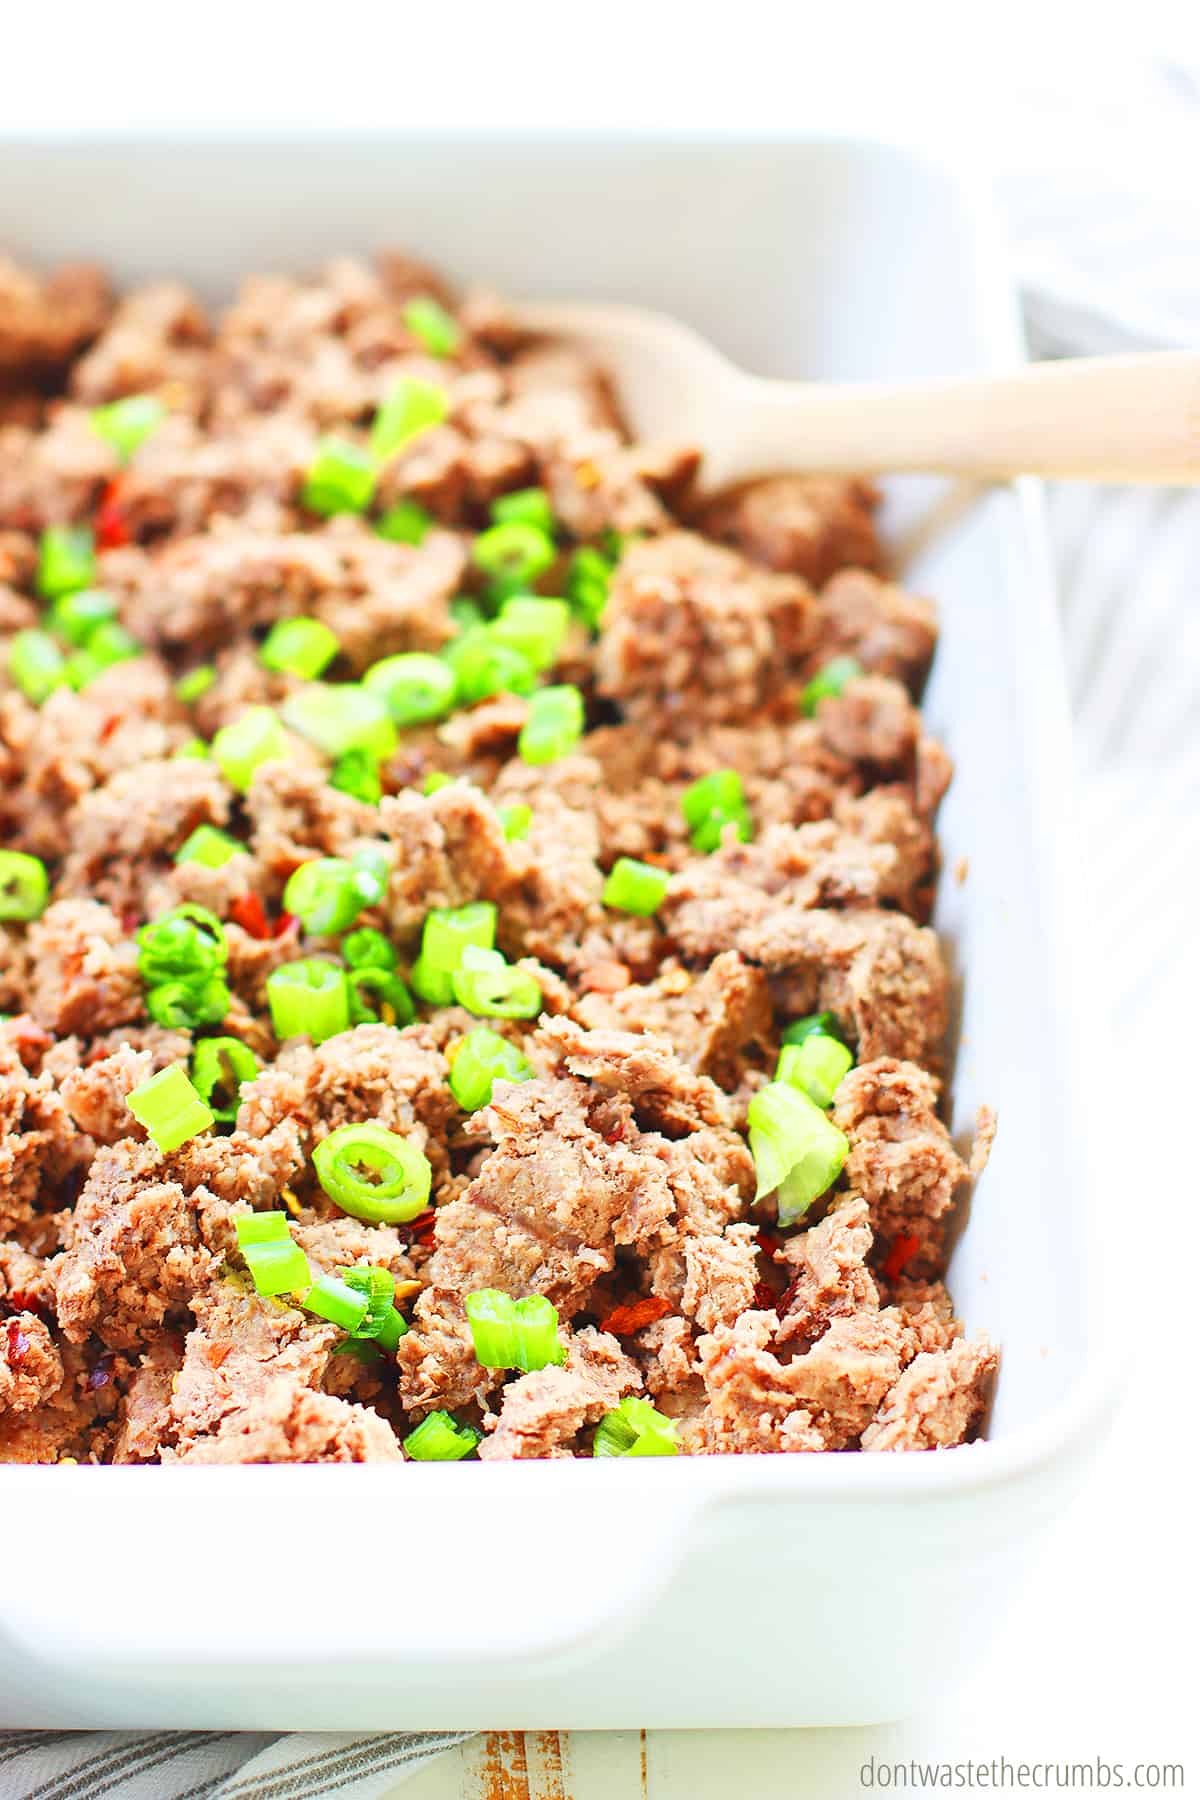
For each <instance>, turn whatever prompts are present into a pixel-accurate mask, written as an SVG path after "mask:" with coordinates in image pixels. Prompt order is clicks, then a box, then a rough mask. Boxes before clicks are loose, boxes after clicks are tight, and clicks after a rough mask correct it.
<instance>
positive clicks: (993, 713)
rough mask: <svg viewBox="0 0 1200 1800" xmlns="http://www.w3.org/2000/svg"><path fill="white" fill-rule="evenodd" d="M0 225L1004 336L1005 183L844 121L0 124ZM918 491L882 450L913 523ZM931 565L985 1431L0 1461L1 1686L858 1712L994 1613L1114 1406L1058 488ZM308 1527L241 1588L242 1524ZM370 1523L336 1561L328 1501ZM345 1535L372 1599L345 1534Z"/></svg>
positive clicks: (854, 324)
mask: <svg viewBox="0 0 1200 1800" xmlns="http://www.w3.org/2000/svg"><path fill="white" fill-rule="evenodd" d="M0 242H3V243H4V244H5V245H6V246H8V247H9V248H10V249H11V250H12V251H13V252H14V253H16V254H28V255H32V256H34V257H36V258H37V259H38V260H52V259H54V258H56V257H63V256H78V255H80V254H95V255H98V256H99V257H101V258H102V259H103V260H105V261H106V262H108V263H109V264H110V265H111V266H112V267H113V268H114V270H115V272H116V274H117V275H118V277H121V278H125V279H128V278H130V277H135V276H144V275H149V274H153V273H162V272H171V273H182V274H183V275H185V276H188V277H191V278H193V279H194V280H196V281H197V282H198V283H199V284H200V285H201V286H202V287H203V288H204V290H205V291H206V292H207V293H208V294H210V295H211V296H212V297H214V298H218V297H220V296H221V295H222V294H223V293H225V292H227V291H228V287H229V284H230V282H231V281H232V279H233V278H234V277H235V276H236V274H237V273H238V272H239V271H241V270H244V269H247V268H262V267H265V266H269V265H271V264H277V265H280V266H286V267H302V266H304V265H306V264H309V263H311V262H312V261H313V260H314V259H316V258H318V257H320V256H321V255H323V254H324V253H326V252H332V251H336V250H342V249H347V248H364V249H367V248H370V247H371V246H373V245H378V244H383V243H404V244H408V245H411V246H412V247H414V248H415V249H417V250H419V251H420V252H421V253H423V254H425V255H427V256H429V257H431V258H433V259H435V260H439V261H442V262H444V263H445V264H447V265H448V267H449V268H450V269H451V271H452V272H454V273H455V274H458V275H459V276H464V277H465V276H472V275H473V276H478V277H483V278H487V279H489V280H491V281H493V282H495V283H496V284H497V285H498V286H501V287H503V288H507V289H509V290H511V291H513V292H515V293H517V294H524V295H527V296H530V297H533V296H538V297H549V296H555V295H559V296H569V295H579V296H584V297H594V298H613V299H623V300H629V301H633V302H637V303H641V304H646V305H651V306H656V307H660V308H662V309H664V310H666V311H668V312H673V313H675V314H677V315H678V316H679V317H681V318H683V319H686V320H688V321H689V322H690V323H692V324H694V325H695V326H696V327H698V328H699V329H700V330H701V331H703V332H705V333H706V334H707V335H708V336H710V337H711V338H712V339H713V341H714V342H715V343H717V344H718V345H719V346H720V347H721V348H723V349H724V350H725V351H726V352H727V353H728V354H730V355H731V356H732V357H734V358H735V359H736V360H738V361H739V362H741V363H742V364H743V365H744V366H746V367H747V368H750V369H756V370H759V371H761V372H763V373H766V374H779V375H806V374H811V375H814V376H821V377H825V378H838V379H853V378H862V379H868V378H881V379H882V378H888V377H893V378H899V377H903V376H922V375H939V374H953V373H961V372H969V371H972V370H988V369H999V368H1003V367H1005V366H1007V365H1011V363H1012V362H1013V361H1014V360H1015V359H1016V358H1017V357H1019V355H1020V344H1019V339H1018V335H1017V330H1016V325H1015V316H1014V312H1013V307H1012V300H1011V295H1010V292H1009V289H1008V286H1007V280H1006V276H1005V272H1004V269H1003V266H1002V264H1001V262H1000V261H999V259H998V257H997V253H996V249H995V245H994V243H993V241H992V239H991V237H990V234H989V230H988V227H987V224H986V221H985V220H984V219H983V217H982V215H981V214H980V212H979V210H978V208H977V207H976V206H975V204H974V203H973V201H972V200H971V199H970V198H969V197H967V196H964V195H963V194H962V193H961V192H960V190H959V189H958V187H957V186H956V184H955V183H954V182H953V181H952V180H951V179H950V178H949V177H948V176H947V175H946V174H945V173H943V172H940V171H939V170H938V169H936V168H935V167H933V166H931V165H930V164H928V163H926V162H924V161H922V160H920V159H917V158H915V157H913V156H910V155H908V154H905V153H902V152H899V151H895V150H891V149H888V148H885V147H881V146H875V145H872V144H869V143H866V142H837V141H833V140H811V141H804V140H800V141H795V140H793V141H789V142H787V143H775V142H768V141H744V142H729V141H727V142H724V143H722V144H720V145H719V146H718V145H715V144H707V143H705V142H703V141H701V140H698V139H697V140H694V141H680V142H674V143H670V142H663V141H662V140H661V139H659V140H654V141H650V142H643V141H639V140H637V139H635V138H625V139H622V140H621V141H611V140H606V139H604V138H601V137H595V138H583V139H574V140H562V139H522V138H519V137H513V136H511V135H506V136H504V137H502V138H497V137H489V136H487V135H474V136H462V137H450V136H448V135H445V134H443V135H441V136H427V137H421V138H407V139H406V138H404V137H402V136H397V137H390V138H386V139H383V138H381V139H376V140H365V139H364V140H358V141H354V140H345V139H343V140H338V141H336V142H325V143H323V144H321V145H320V146H317V145H314V144H312V143H306V142H304V141H303V140H297V141H295V142H294V143H283V142H279V143H270V142H261V141H259V142H256V143H247V144H245V145H239V144H236V143H233V142H227V141H217V142H209V143H194V144H189V143H186V142H176V143H169V142H151V141H149V140H130V141H129V142H128V143H121V142H114V141H111V140H110V141H107V142H104V143H95V144H62V145H56V144H52V143H45V142H42V143H38V144H27V145H17V144H15V143H10V144H6V143H3V142H0ZM935 498H936V490H934V489H933V488H931V487H930V486H928V485H925V484H917V483H910V484H897V486H896V488H895V490H894V491H893V492H891V493H890V494H889V510H890V513H891V516H892V519H893V522H894V524H895V525H896V527H897V529H898V530H900V529H905V528H908V527H910V526H911V525H912V523H913V521H914V520H916V519H917V518H919V517H920V515H921V514H922V512H923V511H924V510H925V509H926V508H927V507H928V506H929V505H930V504H932V502H933V500H934V499H935ZM906 575H907V578H908V579H909V580H911V581H912V582H914V583H915V584H917V585H920V586H923V587H925V588H926V589H927V590H928V591H931V592H933V593H934V594H935V595H936V597H937V598H938V600H939V602H940V603H941V605H942V610H943V618H944V627H945V629H944V636H943V640H942V645H941V648H940V650H939V654H938V659H937V664H936V667H935V671H934V675H933V678H932V681H931V686H930V691H929V696H928V715H929V719H930V722H931V724H932V726H933V728H934V729H935V730H937V731H939V732H940V733H941V734H942V735H943V736H944V738H945V740H946V741H947V743H948V744H949V746H950V748H951V750H952V752H953V754H954V755H955V757H956V760H957V763H958V773H957V776H956V780H955V783H954V786H953V788H952V790H951V793H950V796H949V797H948V799H947V802H946V805H945V808H944V810H943V817H942V832H943V843H944V848H945V859H946V866H947V869H953V868H954V867H955V866H956V865H957V864H958V863H959V862H960V860H962V859H965V861H966V866H967V869H968V875H967V879H966V881H965V882H964V883H963V884H962V885H959V884H957V883H956V882H955V881H953V880H952V879H951V878H950V877H949V876H948V877H947V878H946V880H945V881H944V883H943V890H942V895H941V899H940V903H939V909H938V924H939V927H940V928H941V930H942V931H943V933H944V936H945V941H946V944H947V949H948V952H949V955H950V957H951V960H952V963H953V965H954V966H955V968H956V970H958V971H959V972H960V973H961V976H962V992H963V1004H962V1015H961V1039H960V1046H959V1054H958V1059H957V1073H956V1079H955V1085H954V1096H953V1109H952V1118H953V1125H954V1128H955V1130H956V1132H965V1131H966V1130H967V1129H968V1128H969V1124H970V1121H971V1119H972V1117H973V1114H974V1110H975V1108H976V1106H977V1105H978V1104H979V1103H980V1102H981V1101H983V1100H988V1101H990V1102H992V1103H993V1104H995V1105H996V1106H997V1107H998V1109H999V1111H1000V1115H1001V1131H1000V1136H999V1138H998V1140H997V1145H996V1151H995V1154H994V1156H993V1159H992V1164H991V1166H990V1168H989V1169H988V1171H987V1173H986V1175H985V1177H984V1179H983V1181H982V1183H981V1185H980V1188H979V1192H978V1195H977V1198H976V1201H975V1204H974V1207H973V1209H972V1216H971V1218H970V1221H969V1224H968V1226H967V1229H966V1231H965V1232H964V1235H963V1237H962V1240H961V1242H960V1243H959V1245H958V1247H957V1250H956V1253H955V1257H954V1261H953V1265H952V1271H951V1285H952V1288H953V1291H954V1293H955V1296H956V1298H957V1300H958V1303H959V1309H960V1311H961V1312H962V1313H963V1314H964V1316H965V1318H966V1321H967V1326H968V1329H974V1328H976V1327H986V1328H987V1329H988V1330H990V1331H992V1332H993V1333H994V1334H995V1335H997V1336H998V1337H999V1338H1000V1339H1001V1341H1002V1342H1003V1345H1004V1350H1005V1362H1004V1368H1003V1373H1002V1378H1001V1385H1000V1392H999V1398H998V1402H997V1406H996V1410H995V1416H994V1420H993V1423H992V1430H991V1435H990V1437H989V1440H988V1441H987V1442H986V1443H982V1444H979V1445H975V1446H971V1447H967V1448H964V1449H960V1450H954V1451H950V1452H945V1453H942V1454H938V1455H928V1456H914V1457H857V1456H828V1457H803V1456H798V1457H787V1458H785V1457H778V1458H775V1457H772V1458H744V1459H743V1458H711V1459H697V1460H688V1461H684V1460H682V1459H681V1460H680V1461H678V1462H673V1463H669V1464H654V1463H647V1464H643V1465H639V1466H628V1467H626V1466H623V1465H622V1466H614V1465H609V1464H604V1463H596V1464H593V1463H587V1462H584V1463H572V1464H570V1466H568V1465H566V1464H563V1463H552V1464H547V1465H510V1466H507V1467H504V1466H497V1465H488V1466H486V1467H479V1468H471V1469H463V1468H460V1467H453V1468H446V1467H438V1466H432V1467H412V1466H408V1467H404V1468H330V1467H326V1468H314V1469H304V1468H279V1469H276V1468H251V1469H173V1470H156V1469H122V1470H106V1469H102V1470H95V1469H64V1470H52V1469H46V1470H43V1469H0V1519H2V1520H3V1521H4V1525H5V1530H6V1537H7V1541H8V1543H9V1544H13V1543H15V1542H18V1541H20V1539H21V1538H22V1537H23V1536H24V1534H25V1532H26V1531H27V1526H28V1521H29V1520H30V1519H31V1518H33V1519H36V1520H37V1522H38V1530H37V1534H36V1541H41V1542H45V1543H46V1544H48V1545H52V1546H53V1551H52V1553H51V1555H50V1556H49V1558H47V1559H46V1560H43V1559H42V1558H40V1557H38V1556H36V1555H32V1554H31V1555H30V1556H29V1557H28V1559H13V1558H11V1557H10V1558H8V1559H6V1571H5V1579H4V1582H3V1583H2V1584H0V1696H2V1697H0V1723H12V1724H20V1725H24V1726H29V1725H34V1724H46V1725H64V1724H70V1725H75V1724H92V1725H96V1724H119V1725H137V1726H148V1725H164V1726H166V1725H179V1726H183V1725H201V1726H218V1725H220V1726H266V1727H280V1728H283V1727H297V1726H303V1727H305V1728H308V1729H316V1728H340V1729H350V1728H374V1727H384V1726H390V1725H424V1726H431V1727H432V1726H450V1725H454V1726H503V1727H506V1728H509V1729H511V1728H514V1727H517V1726H528V1727H535V1726H546V1727H554V1728H564V1727H568V1726H570V1727H597V1726H628V1725H655V1726H668V1725H669V1726H709V1725H717V1724H725V1725H752V1724H758V1725H762V1724H779V1725H797V1724H836V1723H864V1722H868V1721H874V1720H880V1719H886V1718H891V1717H896V1716H898V1715H900V1714H902V1713H904V1712H905V1711H907V1710H909V1709H910V1708H911V1707H913V1706H915V1705H916V1704H918V1703H919V1702H920V1701H922V1700H923V1699H925V1698H927V1697H928V1696H929V1695H930V1694H931V1693H934V1692H936V1691H937V1690H938V1688H939V1687H940V1686H941V1684H942V1683H943V1682H944V1681H945V1680H946V1678H947V1676H948V1674H949V1673H950V1671H952V1670H953V1669H954V1668H955V1667H956V1666H957V1665H959V1664H960V1663H961V1661H962V1660H963V1658H964V1657H966V1656H968V1655H969V1654H970V1651H971V1646H972V1644H973V1643H974V1642H975V1641H976V1640H978V1639H979V1638H981V1637H982V1635H983V1634H984V1633H985V1632H986V1630H987V1629H988V1627H989V1624H990V1623H992V1622H994V1619H995V1617H996V1613H997V1609H998V1608H999V1607H1000V1606H1001V1605H1002V1604H1003V1601H1004V1599H1005V1598H1006V1597H1007V1596H1008V1595H1009V1594H1011V1593H1012V1591H1013V1590H1014V1587H1015V1585H1016V1583H1017V1582H1018V1580H1019V1577H1020V1572H1021V1568H1022V1565H1023V1564H1024V1563H1025V1561H1026V1559H1027V1557H1028V1555H1029V1553H1030V1550H1031V1547H1032V1541H1033V1537H1034V1534H1035V1533H1036V1532H1037V1530H1038V1528H1039V1526H1040V1525H1041V1524H1042V1522H1043V1521H1044V1520H1045V1519H1047V1518H1048V1517H1050V1516H1051V1515H1052V1513H1053V1511H1054V1510H1055V1509H1056V1508H1057V1507H1058V1505H1059V1504H1060V1503H1061V1500H1062V1498H1063V1494H1064V1491H1065V1490H1066V1488H1067V1487H1068V1486H1069V1484H1070V1482H1071V1481H1072V1480H1074V1479H1076V1478H1077V1477H1078V1475H1079V1473H1080V1471H1081V1469H1082V1467H1083V1463H1084V1447H1085V1445H1086V1444H1087V1443H1088V1442H1089V1440H1090V1439H1091V1438H1092V1436H1093V1435H1094V1424H1095V1420H1096V1417H1097V1416H1098V1414H1099V1413H1101V1412H1102V1411H1103V1408H1104V1404H1105V1393H1106V1383H1105V1378H1104V1371H1103V1364H1104V1358H1103V1356H1102V1353H1101V1347H1100V1343H1099V1339H1098V1331H1097V1323H1096V1322H1097V1317H1098V1313H1099V1309H1100V1289H1101V1271H1100V1269H1099V1267H1098V1261H1097V1245H1096V1238H1097V1233H1096V1231H1095V1230H1094V1228H1093V1227H1092V1225H1091V1223H1090V1221H1091V1219H1092V1217H1093V1216H1094V1212H1093V1208H1092V1207H1091V1205H1090V1204H1089V1203H1090V1201H1091V1200H1092V1199H1093V1198H1094V1191H1093V1184H1094V1182H1095V1180H1096V1179H1097V1177H1096V1176H1095V1175H1094V1174H1093V1173H1091V1172H1090V1171H1089V1166H1088V1156H1087V1150H1088V1132H1087V1129H1086V1123H1085V1121H1084V1119H1083V1116H1082V1111H1081V1100H1080V1096H1081V1093H1082V1090H1083V1087H1084V1085H1085V1083H1084V1079H1083V1068H1084V1065H1085V1058H1086V1056H1087V1055H1088V1049H1089V1047H1088V1044H1087V1042H1086V1033H1085V1032H1084V1031H1082V1030H1081V1028H1080V1014H1079V1010H1078V998H1077V996H1076V995H1075V994H1074V992H1073V990H1072V982H1071V972H1070V963H1071V957H1072V943H1071V936H1070V933H1069V931H1068V928H1067V924H1068V911H1067V905H1066V900H1065V895H1064V889H1063V880H1062V876H1063V871H1062V870H1061V869H1060V867H1059V862H1060V855H1059V845H1060V841H1061V821H1062V818H1063V812H1062V809H1063V807H1064V805H1065V803H1066V799H1067V795H1066V790H1065V783H1066V778H1067V764H1068V755H1067V741H1066V709H1065V700H1064V692H1063V685H1062V680H1061V674H1060V670H1059V661H1058V644H1057V632H1056V626H1055V622H1054V618H1053V611H1052V605H1051V594H1050V589H1049V582H1048V575H1047V563H1046V555H1045V545H1044V540H1043V533H1042V526H1041V521H1040V516H1039V501H1038V496H1037V494H1036V493H1035V492H1033V491H1031V490H1018V491H1012V490H1004V491H999V492H996V493H994V494H992V495H990V496H989V497H988V498H987V499H986V501H984V502H983V503H981V504H979V505H977V506H976V507H975V508H974V509H973V510H972V511H971V512H970V513H969V515H968V516H967V517H966V518H965V519H964V520H962V521H960V523H959V524H958V525H957V526H956V527H955V528H953V529H951V530H948V531H946V532H945V533H943V534H941V535H939V536H937V537H935V539H934V540H933V545H932V547H931V548H929V549H927V550H926V551H925V553H924V554H922V555H921V556H920V557H918V558H917V559H916V561H915V562H914V563H913V564H912V566H911V567H910V568H909V569H908V570H907V571H906ZM247 1521H253V1522H254V1524H255V1527H256V1532H257V1533H258V1534H261V1533H262V1531H263V1530H264V1529H265V1528H267V1527H269V1531H270V1538H271V1544H272V1562H273V1566H274V1567H276V1568H282V1569H297V1570H300V1571H304V1570H311V1571H312V1581H311V1587H310V1589H309V1591H308V1593H307V1595H306V1597H305V1598H304V1600H303V1602H301V1603H299V1604H294V1605H288V1606H286V1607H283V1608H272V1609H269V1610H264V1609H261V1608H257V1607H256V1606H255V1605H254V1602H253V1599H252V1597H251V1595H250V1594H249V1593H248V1592H247V1590H246V1588H245V1586H244V1585H243V1583H242V1581H241V1580H240V1579H239V1570H238V1566H237V1563H236V1559H235V1557H234V1555H233V1554H232V1553H231V1550H230V1544H231V1540H232V1539H233V1537H234V1534H235V1532H236V1530H237V1527H238V1526H239V1525H240V1524H243V1523H245V1522H247ZM327 1529H329V1530H332V1531H336V1532H338V1533H339V1535H340V1537H341V1541H342V1542H343V1543H344V1544H345V1545H346V1546H347V1547H350V1546H352V1547H353V1548H352V1549H349V1548H348V1549H345V1550H342V1551H341V1552H340V1553H339V1554H338V1555H337V1556H336V1558H335V1559H333V1560H332V1562H330V1561H326V1560H325V1558H324V1557H323V1556H322V1555H321V1554H319V1553H318V1551H317V1546H318V1544H319V1542H320V1539H321V1536H322V1533H323V1532H324V1531H325V1530H327ZM360 1559H361V1567H362V1568H363V1569H364V1570H366V1571H369V1584H370V1601H369V1604H367V1605H356V1604H355V1598H354V1582H353V1579H352V1577H353V1573H354V1571H355V1569H356V1566H358V1565H359V1562H360Z"/></svg>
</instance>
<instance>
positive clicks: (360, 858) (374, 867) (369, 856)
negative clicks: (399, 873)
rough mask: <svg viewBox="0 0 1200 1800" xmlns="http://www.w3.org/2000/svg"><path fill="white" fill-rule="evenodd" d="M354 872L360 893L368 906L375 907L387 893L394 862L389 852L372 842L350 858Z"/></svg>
mask: <svg viewBox="0 0 1200 1800" xmlns="http://www.w3.org/2000/svg"><path fill="white" fill-rule="evenodd" d="M350 863H351V867H352V868H353V870H354V879H355V881H356V882H357V884H358V891H359V893H360V894H361V895H362V897H363V900H364V902H365V903H366V905H368V906H375V905H376V904H377V903H378V902H379V901H380V900H382V899H383V896H384V895H385V894H386V893H387V885H388V882H389V881H390V880H391V875H392V860H391V857H390V855H389V854H388V851H387V850H386V849H385V848H384V846H383V845H382V844H380V843H376V842H375V841H374V840H372V842H371V843H369V844H360V845H359V847H358V849H357V850H355V851H354V852H353V854H352V855H351V858H350Z"/></svg>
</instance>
